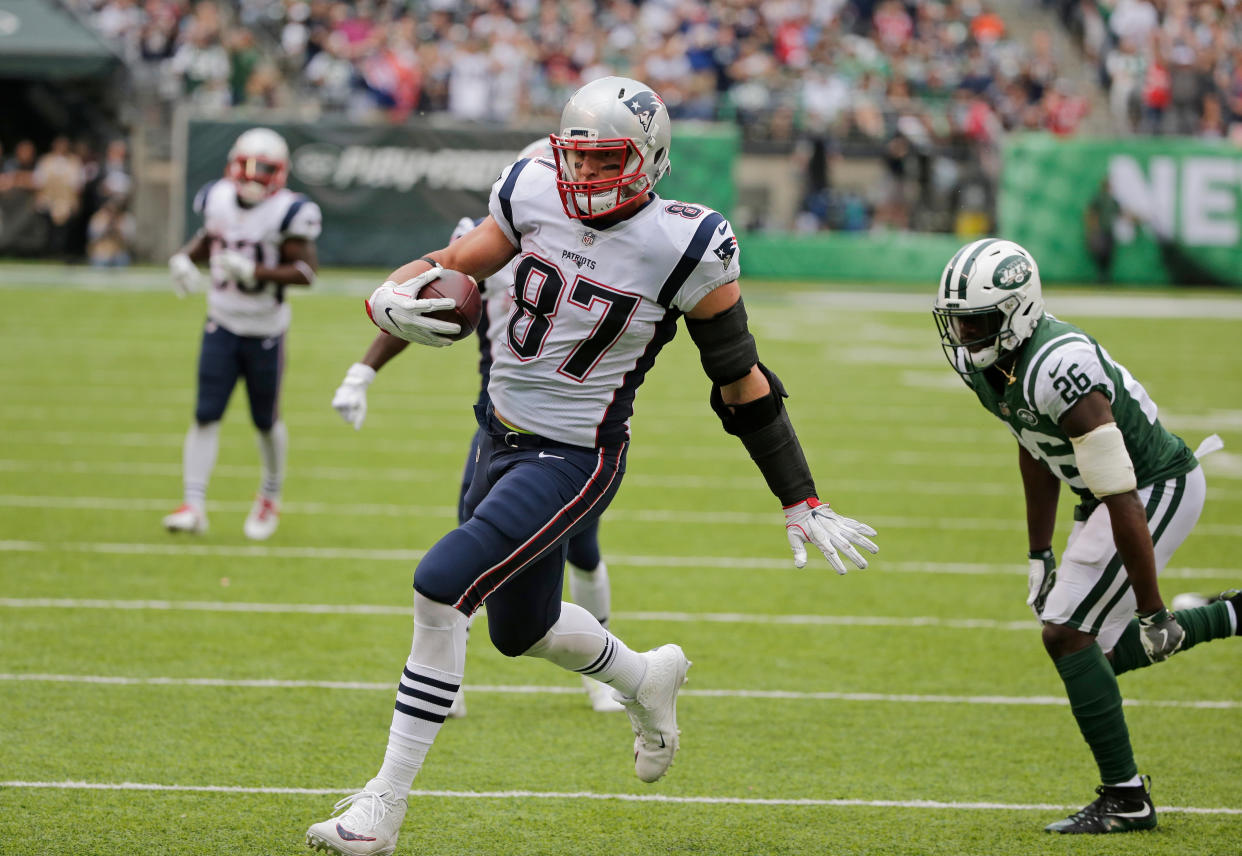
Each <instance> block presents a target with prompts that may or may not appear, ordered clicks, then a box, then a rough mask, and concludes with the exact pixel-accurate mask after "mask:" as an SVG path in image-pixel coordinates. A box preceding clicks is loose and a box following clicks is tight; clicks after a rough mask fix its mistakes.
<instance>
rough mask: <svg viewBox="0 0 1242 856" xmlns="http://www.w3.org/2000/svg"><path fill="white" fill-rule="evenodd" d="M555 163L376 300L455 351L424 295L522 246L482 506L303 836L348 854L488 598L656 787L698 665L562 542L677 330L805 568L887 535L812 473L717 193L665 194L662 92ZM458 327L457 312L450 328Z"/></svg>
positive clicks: (596, 85) (506, 632)
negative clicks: (758, 333) (600, 602)
mask: <svg viewBox="0 0 1242 856" xmlns="http://www.w3.org/2000/svg"><path fill="white" fill-rule="evenodd" d="M551 143H552V147H553V149H554V153H555V160H554V161H545V160H540V159H534V160H529V159H525V160H519V161H517V162H516V163H515V164H513V165H512V166H510V167H509V168H507V169H506V170H505V171H504V172H503V173H502V174H501V176H500V178H499V180H498V181H497V182H496V184H495V185H494V187H493V188H492V195H491V200H490V204H489V208H490V212H491V214H490V216H489V217H487V218H486V219H484V220H483V222H482V223H481V224H480V225H479V226H478V227H477V228H475V229H474V230H472V231H471V232H470V233H469V234H467V235H466V236H465V237H463V238H462V239H460V240H459V241H456V242H454V243H452V244H450V245H449V246H447V247H445V248H444V249H441V250H437V251H435V252H433V253H431V254H429V255H428V256H425V257H424V258H422V259H418V260H416V261H413V262H410V263H409V264H406V265H404V266H402V267H400V268H398V269H397V270H396V271H394V272H393V274H392V276H391V280H390V281H389V282H386V283H385V284H384V285H382V286H380V287H379V288H378V289H376V291H375V293H374V294H373V295H372V296H371V298H370V300H369V301H368V306H367V309H368V313H369V314H370V316H371V318H372V320H373V321H374V322H375V323H376V325H377V326H379V327H380V328H381V329H383V330H384V331H385V332H387V333H390V334H391V335H393V336H397V337H399V338H402V339H406V340H409V341H414V342H419V343H421V344H427V345H432V346H441V345H446V344H448V342H449V340H448V339H447V338H445V337H444V336H443V335H441V334H442V333H444V332H452V330H451V329H450V330H446V329H445V328H444V327H442V326H441V325H442V324H444V323H445V322H442V321H439V320H438V319H432V318H427V317H425V316H424V314H423V313H425V312H428V311H434V310H436V309H438V308H439V305H438V304H437V303H436V301H434V300H419V299H417V298H415V297H414V296H413V295H416V294H417V291H418V289H419V288H420V287H421V286H422V284H423V283H426V282H430V281H432V280H434V279H435V278H436V277H437V276H438V275H439V271H440V269H441V267H444V268H449V269H452V270H457V271H462V272H464V273H467V274H470V275H471V276H473V277H475V279H476V280H479V279H484V278H486V277H488V276H490V275H492V274H493V273H494V272H496V271H498V270H500V269H501V268H502V267H504V266H505V265H506V264H509V262H510V261H511V260H514V259H516V266H515V268H514V286H513V295H514V303H515V308H514V310H513V311H512V312H511V313H510V314H509V317H508V319H507V324H506V328H505V330H504V339H503V342H502V343H498V345H497V347H496V349H495V351H494V356H495V360H494V362H493V364H492V369H491V377H490V380H489V382H488V397H489V399H490V403H489V406H488V407H487V409H486V412H485V413H483V414H482V415H481V416H482V418H481V420H480V424H481V425H483V427H484V429H485V430H484V433H483V436H482V437H481V444H480V457H479V463H478V466H477V467H476V468H475V473H474V479H473V481H472V482H471V484H470V489H469V491H468V492H467V495H466V506H467V511H468V512H471V514H470V516H469V518H468V519H467V520H466V522H465V523H463V524H462V525H461V526H459V527H458V528H457V529H455V530H454V531H452V532H450V533H449V534H447V535H446V536H444V538H442V539H441V540H440V541H439V542H438V543H436V544H435V545H434V546H433V547H432V548H431V549H430V550H429V551H428V552H427V554H426V555H425V556H424V558H423V559H422V561H421V562H420V563H419V565H418V568H417V569H416V571H415V573H414V589H415V594H414V627H415V629H414V640H413V645H412V649H411V652H410V655H409V658H408V659H407V661H406V665H405V669H404V670H403V673H402V677H401V680H400V684H399V686H398V689H397V702H396V710H395V712H394V714H393V719H392V726H391V729H390V731H389V740H388V749H387V752H386V753H385V756H384V762H383V765H382V767H381V768H380V770H379V773H378V774H377V775H376V777H375V778H373V779H372V780H371V781H370V782H368V783H367V785H366V786H365V788H364V789H363V790H362V791H361V792H360V793H357V794H353V795H352V796H350V797H347V798H346V799H344V800H342V801H341V802H340V803H338V804H337V808H338V810H340V809H344V811H343V813H342V814H341V815H340V816H338V817H333V818H331V819H329V820H327V821H323V822H321V823H317V824H314V825H313V826H311V827H310V829H309V830H307V844H308V845H309V846H311V847H314V848H318V849H321V850H328V851H330V852H333V853H337V854H346V856H374V854H389V853H392V852H393V850H394V849H395V847H396V842H397V834H398V831H399V829H400V826H401V822H402V820H403V818H404V816H405V812H406V796H407V793H408V791H409V789H410V785H411V784H412V782H413V780H414V777H415V775H416V774H417V772H418V770H419V768H420V767H421V766H422V764H423V760H424V758H425V757H426V754H427V751H428V749H429V748H430V746H431V744H432V742H433V741H434V740H435V737H436V734H437V733H438V731H439V729H440V725H441V724H442V723H443V721H444V718H445V714H446V712H447V710H448V707H449V705H450V704H451V703H452V700H453V697H454V695H455V694H456V692H457V689H458V687H459V685H460V683H461V676H462V670H463V667H464V662H465V638H466V637H465V628H466V621H467V617H468V616H469V615H470V614H472V613H473V612H474V611H475V610H477V609H478V608H479V606H480V605H482V604H483V603H484V602H485V601H486V603H487V610H488V631H489V633H490V635H491V638H492V642H493V644H495V646H496V647H497V648H498V649H499V650H500V651H501V652H502V653H504V654H506V655H509V656H518V655H525V656H530V657H540V658H543V659H545V660H549V661H551V662H553V663H555V664H556V665H558V666H561V667H562V668H564V669H568V670H571V671H574V672H577V673H579V674H586V675H590V676H592V677H595V678H596V679H598V680H600V681H603V682H604V683H606V684H608V685H610V686H611V687H612V688H613V689H614V691H615V692H616V694H617V698H618V700H619V701H620V702H621V703H622V704H623V705H625V708H626V712H627V714H628V715H629V718H630V721H631V725H632V727H633V731H634V735H635V739H634V744H633V747H634V768H635V772H636V774H637V775H638V777H639V778H640V779H642V780H643V781H646V782H653V781H656V780H657V779H659V778H660V777H661V776H663V775H664V774H665V772H666V771H667V770H668V768H669V766H670V764H672V761H673V756H674V754H675V753H676V751H677V747H678V730H677V716H676V700H677V694H678V691H679V689H680V688H681V685H682V683H683V682H684V680H685V677H686V671H687V669H688V668H689V666H690V661H689V660H688V659H686V656H685V654H684V653H683V652H682V650H681V648H680V647H678V646H677V645H673V644H668V645H663V646H661V647H659V648H656V649H654V650H652V651H648V652H646V653H639V652H636V651H633V650H631V649H630V648H629V647H628V646H626V644H625V643H624V642H622V641H621V640H620V639H618V638H617V637H616V636H615V635H613V634H612V633H610V632H609V631H608V630H606V629H605V628H604V627H602V626H601V625H600V623H599V621H597V620H596V619H595V618H594V617H593V616H592V615H591V613H590V612H588V611H587V610H585V609H583V608H582V607H580V606H577V605H575V604H572V603H562V602H561V586H562V578H561V574H562V568H563V563H564V556H565V545H566V541H567V539H568V538H570V537H572V536H573V535H574V534H575V533H576V532H578V531H579V530H580V529H581V528H582V527H583V526H585V525H586V524H587V523H588V522H589V521H590V520H592V519H595V518H597V517H598V516H599V515H600V514H601V513H602V512H603V511H604V509H605V508H606V507H607V505H608V503H609V501H610V500H611V499H612V497H613V495H614V494H615V493H616V490H617V488H618V486H619V485H620V482H621V478H622V475H623V474H624V472H625V458H626V450H627V447H628V441H629V429H628V426H629V419H630V415H631V413H632V410H633V402H634V395H635V392H636V390H637V389H638V386H639V385H640V384H641V383H642V381H643V378H644V377H645V376H646V374H647V372H648V370H650V368H651V367H652V365H653V363H654V362H655V359H656V356H657V354H658V353H659V351H660V349H661V348H662V347H663V346H664V345H665V344H667V343H668V342H669V341H670V340H671V339H672V337H673V335H674V333H675V331H676V329H677V322H678V320H679V319H680V318H681V316H683V315H684V316H686V327H687V330H688V332H689V334H690V336H691V338H692V339H693V340H694V342H695V344H696V345H697V346H698V349H699V353H700V356H701V361H702V364H703V368H704V370H705V371H706V373H707V376H708V378H709V379H710V380H711V382H712V386H711V393H710V402H711V406H712V408H713V410H714V411H715V412H716V413H717V415H718V416H719V417H720V419H721V421H722V423H723V424H724V428H725V430H726V431H728V432H729V433H731V434H734V435H736V436H738V437H739V438H740V439H741V441H742V443H743V445H744V446H745V447H746V449H747V451H748V452H749V453H750V455H751V457H752V458H753V459H754V461H755V463H756V464H757V465H758V467H759V469H760V471H761V472H762V473H763V475H764V477H765V479H766V481H767V483H768V485H769V487H770V488H771V489H772V491H773V493H774V494H776V496H777V497H778V498H779V499H780V501H781V504H782V505H783V506H784V507H785V523H786V530H787V536H788V540H789V543H790V545H791V547H792V549H793V552H794V558H795V564H796V565H797V566H799V567H802V566H803V565H805V563H806V544H807V542H810V543H811V544H813V545H814V546H815V547H816V548H818V549H819V550H820V551H821V552H822V553H823V555H824V556H825V558H826V559H827V560H828V561H829V562H830V563H831V564H832V565H833V566H834V567H835V568H836V569H837V570H838V571H839V572H841V573H844V572H845V564H844V562H842V560H841V558H840V556H839V555H838V552H837V551H838V550H840V551H842V552H844V553H845V554H846V556H847V557H848V558H849V559H850V561H852V562H853V563H854V564H855V565H856V566H858V567H860V568H863V567H866V565H867V562H866V560H865V559H864V558H863V557H862V555H861V554H860V553H859V552H858V550H857V548H858V547H861V548H863V549H865V550H868V551H870V552H875V551H876V549H877V548H876V546H875V544H873V543H872V542H871V541H870V540H869V538H868V537H867V536H869V535H874V534H875V530H873V529H871V528H870V527H869V526H866V525H865V524H862V523H859V522H857V521H854V520H851V519H849V518H847V517H843V516H841V515H839V514H837V513H836V512H835V511H833V510H831V509H829V508H828V506H827V504H826V503H821V502H820V501H819V499H818V498H817V496H816V489H815V483H814V480H813V479H812V477H811V473H810V469H809V467H808V466H807V463H806V458H805V457H804V455H803V453H802V450H801V447H800V445H799V443H798V439H797V436H796V435H795V433H794V430H793V426H792V425H791V423H790V420H789V416H788V413H787V412H786V410H785V407H784V403H783V399H784V397H785V392H784V388H783V387H782V385H781V383H780V381H779V379H778V378H777V377H776V375H775V374H773V373H772V372H771V371H770V370H769V369H767V368H766V367H765V366H763V365H762V364H761V363H760V362H759V361H758V352H757V348H756V345H755V340H754V338H753V337H752V336H751V335H750V333H749V331H748V329H747V324H746V310H745V307H744V305H743V303H742V300H741V295H740V291H739V289H738V283H737V280H738V275H739V266H738V255H737V242H736V240H735V238H734V236H733V231H732V229H731V228H730V226H729V223H728V221H727V220H725V219H724V217H722V216H721V215H720V214H718V213H716V212H714V211H712V210H710V209H708V208H705V207H703V206H701V205H692V204H688V203H684V202H674V201H670V200H665V199H661V198H660V197H658V196H657V195H656V194H655V192H654V191H655V185H656V183H657V182H658V181H659V180H660V178H661V177H662V176H664V175H665V174H666V173H667V172H668V169H669V146H670V143H671V127H670V122H669V116H668V111H667V110H666V109H665V107H664V104H663V102H662V101H661V100H660V98H659V96H658V95H656V93H655V92H653V91H652V90H651V88H650V87H649V86H647V85H645V84H643V83H640V82H638V81H636V80H630V79H628V78H620V77H607V78H602V79H599V80H596V81H594V82H592V83H589V84H587V85H586V86H584V87H582V88H581V89H580V90H578V92H577V93H575V94H574V96H573V97H572V98H571V99H570V101H569V102H568V104H567V105H566V106H565V108H564V110H563V112H562V114H561V128H560V132H559V133H558V134H554V135H553V136H552V137H551ZM450 326H451V325H450Z"/></svg>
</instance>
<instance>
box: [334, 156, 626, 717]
mask: <svg viewBox="0 0 1242 856" xmlns="http://www.w3.org/2000/svg"><path fill="white" fill-rule="evenodd" d="M536 143H537V145H535V144H532V145H531V146H527V147H526V149H523V151H522V153H521V155H520V156H519V159H520V158H521V157H541V156H544V152H543V150H544V149H546V150H547V151H546V156H547V157H549V158H550V157H552V147H551V146H550V145H548V141H547V140H546V139H541V140H537V141H536ZM532 149H533V151H532ZM476 225H477V223H476V221H474V220H471V219H470V218H469V217H463V218H461V222H459V223H458V224H457V228H456V229H454V230H453V235H452V237H451V238H450V239H449V240H450V243H451V242H452V241H456V240H457V239H458V238H461V237H463V236H464V235H465V234H466V233H467V232H469V231H470V230H471V229H473V228H474V227H475V226H476ZM479 288H480V290H481V291H482V292H483V318H482V319H481V320H480V322H479V327H478V329H477V331H476V333H477V338H478V342H479V375H480V376H481V378H482V386H481V387H480V389H479V396H478V400H477V401H476V403H475V409H476V411H480V412H481V411H483V409H484V408H486V407H487V402H488V399H487V381H488V376H489V374H490V373H491V365H492V359H493V357H492V350H493V348H494V347H496V346H497V342H500V343H501V347H503V334H504V331H505V328H506V326H507V324H508V319H509V312H510V311H511V310H512V309H513V266H512V265H506V266H505V267H504V268H502V269H501V270H499V271H497V272H496V273H494V274H492V275H491V276H489V277H488V278H487V279H485V280H483V281H482V282H480V283H479ZM409 344H410V343H409V342H407V341H406V340H405V339H398V338H397V337H396V336H390V335H388V334H387V333H385V332H383V331H382V330H381V331H380V332H379V334H378V335H376V337H375V339H374V340H373V341H372V342H371V345H370V347H369V348H367V352H366V354H364V355H363V357H362V361H361V362H357V363H354V364H353V365H352V366H350V367H349V370H348V371H347V372H346V373H345V379H344V380H343V381H341V385H340V386H339V387H338V388H337V390H336V394H335V395H334V396H333V397H332V406H333V408H335V409H336V411H337V412H338V413H340V414H341V418H342V419H344V420H345V421H346V422H348V423H350V424H351V425H353V426H354V428H355V429H358V428H361V427H362V423H363V420H365V419H366V415H367V388H368V387H369V386H370V385H371V382H372V381H373V380H375V375H376V372H378V371H379V370H380V369H381V368H383V367H384V366H385V365H386V364H387V363H388V361H389V360H391V359H392V358H393V357H395V356H396V355H397V354H399V353H401V352H402V351H404V350H405V349H406V347H407V346H408V345H409ZM482 433H483V428H482V427H480V428H479V429H478V430H477V431H476V432H475V434H474V436H473V437H472V439H471V442H470V449H469V451H468V452H467V454H466V466H465V468H464V470H463V471H462V482H461V491H460V493H459V495H458V499H457V522H458V523H465V522H466V517H465V513H466V512H465V502H466V491H467V489H468V488H469V487H470V482H471V481H472V480H473V478H474V467H475V457H476V455H477V454H478V451H479V444H480V443H481V442H482ZM566 562H567V564H568V565H569V597H570V600H572V601H573V602H574V603H576V604H578V605H579V606H581V607H583V608H584V609H586V610H587V611H588V612H590V613H591V615H593V616H595V619H596V620H597V621H599V623H600V624H601V625H602V626H604V627H607V626H608V617H609V613H610V611H611V607H612V590H611V586H610V584H609V580H608V567H607V565H606V564H605V563H604V561H603V557H602V556H601V555H600V548H599V521H598V520H595V521H593V522H592V523H591V524H590V525H589V526H587V527H586V528H584V529H583V530H582V531H580V532H578V533H577V534H576V535H574V536H573V537H572V538H570V539H569V543H568V545H567V548H566ZM472 623H473V622H472ZM582 683H583V686H584V687H585V688H586V692H587V696H588V698H589V699H590V701H591V708H592V709H593V710H595V711H598V712H599V713H617V712H620V711H621V710H623V708H622V707H621V705H620V703H618V702H617V700H616V699H614V698H613V696H612V690H611V689H610V688H609V687H608V685H607V684H602V683H600V682H599V681H597V680H595V679H594V678H590V677H587V676H586V675H583V676H582ZM465 697H466V691H465V688H464V687H463V688H462V689H460V690H458V692H457V697H456V698H455V699H453V706H452V707H451V708H450V709H449V712H448V715H449V716H451V717H455V718H460V717H463V716H465V715H466V702H465Z"/></svg>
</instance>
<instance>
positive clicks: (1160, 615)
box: [1138, 607, 1186, 663]
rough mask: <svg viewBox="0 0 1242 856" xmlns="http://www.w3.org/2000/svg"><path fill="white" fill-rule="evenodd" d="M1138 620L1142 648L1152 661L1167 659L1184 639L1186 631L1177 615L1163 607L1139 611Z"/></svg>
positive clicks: (1180, 645) (1175, 651) (1174, 652)
mask: <svg viewBox="0 0 1242 856" xmlns="http://www.w3.org/2000/svg"><path fill="white" fill-rule="evenodd" d="M1138 622H1139V639H1141V640H1142V641H1143V650H1144V651H1146V652H1147V659H1149V660H1151V661H1152V662H1153V663H1159V662H1162V661H1164V660H1167V659H1169V658H1170V657H1172V656H1173V655H1174V654H1176V653H1177V651H1178V649H1180V648H1181V647H1182V643H1183V642H1185V641H1186V631H1185V630H1183V629H1182V625H1180V624H1178V623H1177V616H1176V615H1174V614H1173V613H1171V612H1169V611H1168V610H1167V609H1165V608H1164V607H1160V609H1157V610H1156V611H1155V612H1140V613H1139V616H1138Z"/></svg>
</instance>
